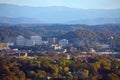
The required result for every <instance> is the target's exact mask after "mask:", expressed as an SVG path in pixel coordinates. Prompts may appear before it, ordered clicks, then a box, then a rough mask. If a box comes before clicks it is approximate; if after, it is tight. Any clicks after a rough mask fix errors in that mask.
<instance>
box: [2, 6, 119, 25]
mask: <svg viewBox="0 0 120 80" xmlns="http://www.w3.org/2000/svg"><path fill="white" fill-rule="evenodd" d="M119 14H120V9H79V8H70V7H66V6H50V7H30V6H20V5H13V4H0V23H11V24H20V23H66V24H105V23H120V15H119Z"/></svg>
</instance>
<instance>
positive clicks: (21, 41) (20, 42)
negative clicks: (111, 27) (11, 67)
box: [16, 35, 25, 46]
mask: <svg viewBox="0 0 120 80" xmlns="http://www.w3.org/2000/svg"><path fill="white" fill-rule="evenodd" d="M24 43H25V38H24V37H23V36H22V35H19V36H17V37H16V45H22V46H24Z"/></svg>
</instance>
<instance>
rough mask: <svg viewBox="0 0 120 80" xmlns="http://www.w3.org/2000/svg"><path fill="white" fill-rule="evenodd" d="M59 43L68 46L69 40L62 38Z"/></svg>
mask: <svg viewBox="0 0 120 80" xmlns="http://www.w3.org/2000/svg"><path fill="white" fill-rule="evenodd" d="M59 45H60V46H61V47H66V46H68V40H67V39H62V40H60V41H59Z"/></svg>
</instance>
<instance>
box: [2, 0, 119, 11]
mask: <svg viewBox="0 0 120 80" xmlns="http://www.w3.org/2000/svg"><path fill="white" fill-rule="evenodd" d="M0 4H16V5H21V6H34V7H48V6H66V7H72V8H81V9H118V8H120V0H97V1H96V0H74V1H73V0H69V1H68V0H67V1H65V0H44V1H43V0H20V1H19V0H0Z"/></svg>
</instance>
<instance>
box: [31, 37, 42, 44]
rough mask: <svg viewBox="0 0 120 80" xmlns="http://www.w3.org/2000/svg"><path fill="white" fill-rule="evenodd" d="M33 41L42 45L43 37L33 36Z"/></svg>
mask: <svg viewBox="0 0 120 80" xmlns="http://www.w3.org/2000/svg"><path fill="white" fill-rule="evenodd" d="M30 40H31V42H32V44H33V46H34V45H42V37H40V36H31V39H30Z"/></svg>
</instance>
